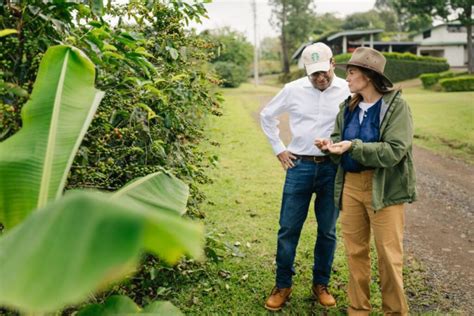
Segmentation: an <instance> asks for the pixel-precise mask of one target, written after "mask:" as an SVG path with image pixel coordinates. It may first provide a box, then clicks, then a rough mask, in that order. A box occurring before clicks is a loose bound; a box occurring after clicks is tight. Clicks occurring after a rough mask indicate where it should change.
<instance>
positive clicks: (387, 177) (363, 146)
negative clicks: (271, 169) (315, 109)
mask: <svg viewBox="0 0 474 316" xmlns="http://www.w3.org/2000/svg"><path fill="white" fill-rule="evenodd" d="M400 94H401V92H400V91H391V92H389V93H387V94H385V95H384V96H383V99H382V100H383V102H382V106H381V110H380V122H381V123H380V140H379V142H376V143H375V142H374V143H363V142H362V141H361V140H360V139H355V140H353V141H352V147H351V149H350V150H349V153H350V155H351V156H352V158H353V159H354V160H356V161H358V162H360V163H361V164H362V165H364V166H367V167H373V168H375V170H374V177H373V180H372V206H373V208H374V210H380V209H382V208H384V207H387V206H389V205H394V204H401V203H404V202H409V203H411V202H413V201H415V200H416V188H415V184H416V178H415V169H414V166H413V153H412V142H413V120H412V116H411V111H410V108H409V106H408V104H407V103H406V102H405V100H403V99H402V97H401V95H400ZM349 100H350V97H349V98H348V99H347V100H346V101H344V102H343V103H342V104H341V105H340V111H339V113H338V115H337V117H336V124H335V127H334V132H333V133H332V134H331V139H332V141H333V142H339V141H341V137H342V131H343V129H344V109H345V108H346V107H347V106H348V105H349ZM331 159H332V160H333V161H334V162H335V163H336V164H338V165H339V166H338V169H337V174H336V179H335V186H334V201H335V203H336V206H338V207H340V206H341V200H342V190H343V187H344V170H343V169H342V166H341V164H340V160H341V156H340V155H332V154H331Z"/></svg>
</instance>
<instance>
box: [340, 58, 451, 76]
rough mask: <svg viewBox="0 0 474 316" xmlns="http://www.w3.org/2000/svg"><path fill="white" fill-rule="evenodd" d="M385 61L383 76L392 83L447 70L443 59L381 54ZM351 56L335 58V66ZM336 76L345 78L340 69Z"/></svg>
mask: <svg viewBox="0 0 474 316" xmlns="http://www.w3.org/2000/svg"><path fill="white" fill-rule="evenodd" d="M383 55H384V56H385V58H386V59H387V64H386V65H385V75H386V76H387V77H388V78H389V79H390V80H392V82H399V81H403V80H407V79H412V78H416V77H418V76H419V75H421V74H424V73H427V72H431V73H433V72H441V71H445V70H448V69H449V64H448V63H447V62H446V59H444V58H436V57H423V56H416V55H413V54H410V53H383ZM350 56H351V54H344V55H338V56H335V57H334V59H335V61H336V64H337V63H339V64H341V63H346V62H347V61H349V59H350ZM336 74H337V75H338V76H340V77H345V72H344V70H342V69H336Z"/></svg>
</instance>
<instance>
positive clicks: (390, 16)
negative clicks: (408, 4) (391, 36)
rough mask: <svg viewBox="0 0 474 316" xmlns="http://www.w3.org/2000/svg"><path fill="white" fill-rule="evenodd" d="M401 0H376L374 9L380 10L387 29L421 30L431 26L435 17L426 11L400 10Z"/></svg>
mask: <svg viewBox="0 0 474 316" xmlns="http://www.w3.org/2000/svg"><path fill="white" fill-rule="evenodd" d="M397 2H400V1H399V0H376V1H375V5H374V9H375V10H377V11H378V12H379V15H380V17H381V18H382V20H383V21H384V22H385V30H386V31H392V32H395V31H398V32H419V31H420V30H422V29H426V28H428V27H430V26H431V24H432V22H433V19H432V18H431V16H430V15H429V14H428V13H426V12H419V13H417V14H415V15H414V14H411V13H410V12H408V11H407V10H400V8H399V7H398V6H397Z"/></svg>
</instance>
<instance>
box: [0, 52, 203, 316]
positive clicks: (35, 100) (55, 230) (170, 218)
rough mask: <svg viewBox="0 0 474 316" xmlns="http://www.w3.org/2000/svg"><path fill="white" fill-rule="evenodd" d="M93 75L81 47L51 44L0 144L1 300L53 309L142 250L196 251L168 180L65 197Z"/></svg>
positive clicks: (166, 255)
mask: <svg viewBox="0 0 474 316" xmlns="http://www.w3.org/2000/svg"><path fill="white" fill-rule="evenodd" d="M94 78H95V73H94V65H93V64H92V63H91V61H90V60H89V59H88V58H87V57H86V56H85V55H84V54H83V53H82V52H81V51H79V50H77V49H75V48H72V47H68V46H55V47H52V48H50V49H48V51H47V52H46V54H45V55H44V58H43V61H42V62H41V64H40V69H39V72H38V76H37V80H36V82H35V84H34V89H33V92H32V99H31V101H30V102H28V103H27V104H26V105H25V107H24V108H23V110H22V118H23V125H24V126H23V128H22V129H21V130H20V131H19V132H18V133H16V134H15V135H13V136H11V137H10V138H8V139H7V140H5V141H4V142H2V143H0V153H1V154H0V175H1V177H0V197H1V201H2V203H0V205H1V206H2V208H1V209H0V211H1V212H0V215H1V222H2V223H3V224H4V225H5V227H6V233H4V234H3V235H2V236H1V238H0V279H1V280H2V282H0V304H1V305H4V306H9V307H13V308H15V309H18V310H21V311H23V312H28V313H36V312H52V311H54V310H57V309H61V308H64V306H66V305H68V304H74V303H78V302H80V301H82V300H84V299H86V298H87V297H88V295H89V294H90V293H91V292H92V291H95V290H98V289H99V288H103V287H104V286H106V285H108V283H110V282H112V281H116V280H118V279H120V278H122V277H124V276H125V275H127V274H128V273H129V272H130V271H131V270H132V269H133V267H134V265H135V264H136V262H137V261H138V258H139V256H140V254H141V253H142V252H144V251H149V252H151V253H153V254H155V255H157V256H160V257H161V258H162V259H164V260H165V261H167V262H169V263H176V262H177V261H178V260H179V259H180V257H181V256H182V255H183V254H185V253H189V254H190V255H192V256H195V257H199V256H200V255H201V252H202V245H201V243H202V239H203V232H202V228H201V227H200V226H199V225H196V224H194V223H192V222H190V221H187V220H183V219H182V218H181V214H182V213H183V212H184V208H185V205H186V200H187V197H188V188H187V186H186V185H185V184H184V183H182V182H181V181H180V180H178V179H176V178H174V177H170V176H168V175H165V174H163V173H156V174H151V175H149V176H147V177H144V178H142V179H138V180H136V181H135V182H133V183H131V184H129V185H127V186H126V187H124V188H123V189H121V190H120V191H118V192H116V193H113V194H112V193H99V192H92V191H87V192H81V191H74V192H68V193H67V194H66V196H65V197H62V192H63V190H64V187H65V180H66V176H67V174H68V171H69V168H70V166H71V163H72V159H73V157H74V154H75V151H76V150H77V148H78V146H79V144H80V142H81V140H82V137H83V136H84V134H85V132H86V130H87V128H88V126H89V124H90V122H91V119H92V117H93V115H94V113H95V110H96V108H97V105H98V104H99V102H100V100H101V98H102V96H103V93H102V92H100V91H97V90H96V89H95V88H94ZM31 212H33V214H32V215H30V216H27V215H28V214H29V213H31ZM26 216H27V217H26ZM25 217H26V219H25ZM13 226H15V227H14V228H13V229H11V227H13ZM32 284H33V285H34V286H32Z"/></svg>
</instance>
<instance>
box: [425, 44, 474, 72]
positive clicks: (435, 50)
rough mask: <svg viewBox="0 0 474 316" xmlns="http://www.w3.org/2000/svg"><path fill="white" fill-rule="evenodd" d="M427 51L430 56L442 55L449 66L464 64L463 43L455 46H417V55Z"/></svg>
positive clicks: (465, 61)
mask: <svg viewBox="0 0 474 316" xmlns="http://www.w3.org/2000/svg"><path fill="white" fill-rule="evenodd" d="M423 52H425V53H428V54H429V55H430V56H434V57H443V58H446V59H447V60H448V64H449V65H450V66H451V67H461V66H466V63H467V49H465V48H464V45H456V46H418V50H417V55H421V53H423Z"/></svg>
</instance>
